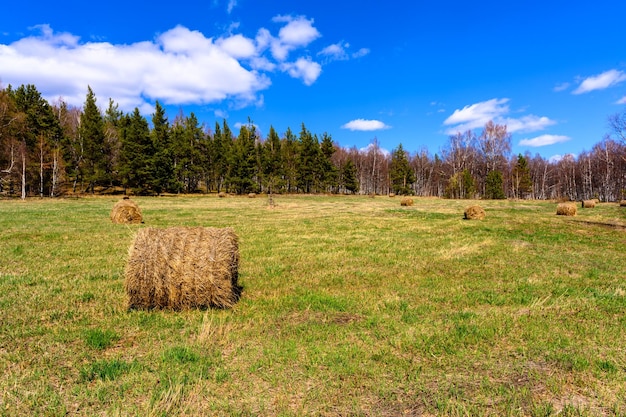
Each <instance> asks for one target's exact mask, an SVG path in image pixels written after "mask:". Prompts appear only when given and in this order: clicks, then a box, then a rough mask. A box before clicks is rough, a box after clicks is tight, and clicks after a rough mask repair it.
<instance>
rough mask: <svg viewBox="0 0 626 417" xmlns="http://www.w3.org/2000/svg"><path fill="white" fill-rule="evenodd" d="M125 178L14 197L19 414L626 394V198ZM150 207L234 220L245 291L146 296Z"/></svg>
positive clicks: (8, 300)
mask: <svg viewBox="0 0 626 417" xmlns="http://www.w3.org/2000/svg"><path fill="white" fill-rule="evenodd" d="M118 200H119V198H117V197H93V198H77V199H28V200H26V201H18V200H1V201H0V372H1V373H0V415H2V416H17V415H46V416H65V415H72V416H97V415H102V416H105V415H106V416H131V415H132V416H183V415H184V416H193V415H211V416H304V415H317V416H439V415H444V416H470V415H471V416H490V415H493V416H551V415H560V416H626V280H625V276H624V275H625V271H626V256H625V254H626V208H625V207H619V206H618V205H617V204H615V203H601V204H599V205H598V206H596V207H595V208H593V209H582V208H580V205H579V207H578V215H577V216H575V217H565V216H556V214H555V213H556V204H555V203H554V202H546V201H467V200H441V199H434V198H423V199H422V198H415V199H414V200H415V204H414V205H413V206H410V207H401V206H400V199H399V198H398V197H396V198H389V197H386V196H384V197H383V196H377V197H376V198H369V197H367V196H361V197H355V196H351V197H338V196H276V197H275V198H274V201H275V204H276V206H275V207H274V208H273V209H270V208H269V207H268V201H267V197H263V196H260V195H259V196H257V198H247V197H228V198H217V196H214V195H213V196H182V197H158V198H157V197H152V198H147V197H146V198H141V197H138V198H135V199H134V200H136V201H137V203H138V204H139V206H140V207H141V209H142V211H143V215H144V220H145V223H144V224H141V225H119V224H112V223H111V221H110V220H109V214H110V211H111V208H112V206H113V205H114V203H115V202H116V201H118ZM471 204H480V205H481V206H482V207H484V208H485V211H486V218H485V219H484V220H480V221H478V220H472V221H468V220H463V210H464V208H465V207H467V206H469V205H471ZM149 226H150V227H169V226H212V227H233V228H234V229H235V232H236V233H237V235H238V236H239V248H240V255H241V261H240V267H239V283H240V284H241V285H242V286H243V293H242V296H241V299H240V300H239V302H238V303H237V304H236V305H235V306H234V308H232V309H228V310H215V309H209V310H192V311H181V312H173V311H135V310H132V311H128V310H127V308H126V294H125V292H124V267H125V263H126V260H127V255H128V248H129V246H130V244H131V242H132V240H133V236H134V234H135V233H136V231H137V230H139V229H140V228H143V227H149Z"/></svg>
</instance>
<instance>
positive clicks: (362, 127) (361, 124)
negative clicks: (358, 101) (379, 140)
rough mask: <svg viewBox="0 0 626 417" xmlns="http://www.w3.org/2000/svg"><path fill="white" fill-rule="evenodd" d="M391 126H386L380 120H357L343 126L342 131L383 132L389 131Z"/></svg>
mask: <svg viewBox="0 0 626 417" xmlns="http://www.w3.org/2000/svg"><path fill="white" fill-rule="evenodd" d="M390 127H391V126H388V125H386V124H385V123H383V122H381V121H380V120H366V119H355V120H352V121H350V122H348V123H346V124H344V125H343V126H341V128H342V129H349V130H353V131H354V130H359V131H372V130H383V129H389V128H390Z"/></svg>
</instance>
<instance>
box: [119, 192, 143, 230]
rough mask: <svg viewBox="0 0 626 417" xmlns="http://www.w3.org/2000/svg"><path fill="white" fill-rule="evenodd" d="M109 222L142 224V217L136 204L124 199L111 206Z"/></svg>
mask: <svg viewBox="0 0 626 417" xmlns="http://www.w3.org/2000/svg"><path fill="white" fill-rule="evenodd" d="M111 221H112V222H113V223H119V224H137V223H143V216H142V215H141V210H140V209H139V206H138V205H137V203H135V202H134V201H132V200H129V199H126V198H125V199H124V200H120V201H118V202H117V203H115V205H114V206H113V209H112V210H111Z"/></svg>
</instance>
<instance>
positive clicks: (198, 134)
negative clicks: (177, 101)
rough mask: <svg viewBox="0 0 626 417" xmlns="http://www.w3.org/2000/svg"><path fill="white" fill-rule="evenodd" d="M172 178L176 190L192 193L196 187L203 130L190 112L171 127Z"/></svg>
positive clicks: (200, 167) (199, 168)
mask: <svg viewBox="0 0 626 417" xmlns="http://www.w3.org/2000/svg"><path fill="white" fill-rule="evenodd" d="M171 140H172V145H173V146H172V156H173V158H174V166H173V170H174V172H173V173H174V178H173V181H172V183H171V185H172V189H173V190H174V191H176V192H185V193H192V192H194V191H196V189H197V188H198V184H199V182H200V179H201V174H202V166H203V165H204V164H203V157H204V155H203V152H202V147H203V142H204V132H203V131H202V128H201V127H200V126H199V125H198V119H197V118H196V115H195V114H194V113H193V112H192V113H191V115H190V116H189V117H183V116H182V115H181V116H180V117H179V118H177V120H176V121H175V123H174V126H173V127H172V129H171Z"/></svg>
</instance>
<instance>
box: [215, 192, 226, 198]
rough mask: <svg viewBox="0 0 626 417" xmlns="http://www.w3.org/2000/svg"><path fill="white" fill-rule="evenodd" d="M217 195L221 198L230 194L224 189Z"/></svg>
mask: <svg viewBox="0 0 626 417" xmlns="http://www.w3.org/2000/svg"><path fill="white" fill-rule="evenodd" d="M217 196H218V197H219V198H226V197H228V194H226V193H225V192H224V191H220V192H219V193H217Z"/></svg>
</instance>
